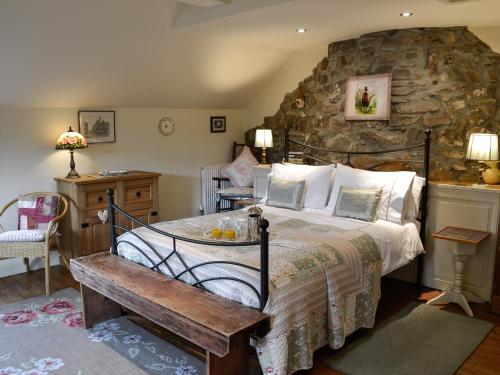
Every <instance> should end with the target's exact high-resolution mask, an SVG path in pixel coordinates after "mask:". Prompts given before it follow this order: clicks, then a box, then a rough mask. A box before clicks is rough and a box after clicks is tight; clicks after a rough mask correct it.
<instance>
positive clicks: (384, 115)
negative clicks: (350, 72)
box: [344, 73, 392, 121]
mask: <svg viewBox="0 0 500 375" xmlns="http://www.w3.org/2000/svg"><path fill="white" fill-rule="evenodd" d="M391 82H392V74H390V73H388V74H377V75H371V76H361V77H351V78H349V80H348V81H347V85H346V96H345V109H344V117H345V119H346V120H365V121H366V120H390V118H391Z"/></svg>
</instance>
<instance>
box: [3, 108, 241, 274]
mask: <svg viewBox="0 0 500 375" xmlns="http://www.w3.org/2000/svg"><path fill="white" fill-rule="evenodd" d="M115 111H116V143H109V144H92V145H90V147H89V148H88V149H86V150H82V151H77V152H76V153H75V158H76V166H77V168H76V169H77V171H78V172H79V173H80V175H82V174H85V173H90V172H96V171H100V170H106V169H110V170H111V169H139V170H147V171H154V172H159V173H162V176H161V177H160V219H161V220H171V219H177V218H183V217H189V216H194V215H199V209H200V203H201V199H200V179H199V175H200V167H201V166H202V165H209V164H218V163H224V162H227V161H229V160H230V156H231V147H232V142H233V141H242V140H243V131H244V127H245V123H246V122H245V112H244V111H243V110H216V109H214V110H198V109H169V108H147V109H146V108H145V109H143V108H133V109H132V108H118V109H115ZM77 112H78V109H34V108H30V109H26V108H19V109H1V108H0V207H2V206H3V205H4V204H5V203H7V202H8V201H10V200H11V199H13V198H15V197H16V196H17V195H19V194H20V193H26V192H31V191H55V189H56V185H55V182H54V181H53V177H55V176H65V175H66V173H67V172H68V170H69V153H68V152H67V151H55V150H54V146H55V141H56V139H57V137H58V136H59V134H60V133H62V132H63V131H65V130H66V129H67V128H68V126H69V125H72V126H73V128H74V129H75V128H77V127H78V125H77ZM214 115H223V116H227V132H226V133H213V134H212V133H210V127H209V123H210V116H214ZM163 116H170V117H172V118H173V119H174V120H175V132H174V133H173V134H172V135H170V136H163V135H161V134H160V133H159V131H158V122H159V120H160V118H162V117H163ZM0 223H1V224H2V225H4V226H6V227H8V228H9V229H14V228H15V226H16V218H15V211H14V210H11V212H10V213H9V215H7V218H6V220H1V221H0ZM5 224H6V225H5ZM12 262H13V260H11V261H0V276H1V275H2V270H1V268H2V264H4V265H6V264H7V263H8V264H9V267H14V263H12ZM20 263H22V260H17V261H16V263H15V265H16V266H15V268H16V269H18V268H17V267H18V266H19V264H20ZM21 269H22V268H19V270H21ZM4 274H5V272H4Z"/></svg>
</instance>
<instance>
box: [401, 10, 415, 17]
mask: <svg viewBox="0 0 500 375" xmlns="http://www.w3.org/2000/svg"><path fill="white" fill-rule="evenodd" d="M400 16H401V17H411V16H413V13H412V12H409V11H406V12H401V13H400Z"/></svg>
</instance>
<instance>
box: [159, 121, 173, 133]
mask: <svg viewBox="0 0 500 375" xmlns="http://www.w3.org/2000/svg"><path fill="white" fill-rule="evenodd" d="M158 128H159V129H160V133H161V134H163V135H170V134H172V133H173V132H174V130H175V124H174V120H173V119H172V118H170V117H163V118H162V119H161V120H160V122H159V124H158Z"/></svg>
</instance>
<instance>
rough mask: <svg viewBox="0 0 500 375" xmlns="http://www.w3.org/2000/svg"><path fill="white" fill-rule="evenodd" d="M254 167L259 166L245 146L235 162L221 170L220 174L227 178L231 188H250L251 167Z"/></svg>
mask: <svg viewBox="0 0 500 375" xmlns="http://www.w3.org/2000/svg"><path fill="white" fill-rule="evenodd" d="M256 165H259V162H258V161H257V159H255V156H253V154H252V151H250V148H249V147H247V146H245V147H243V151H241V154H240V155H239V156H238V157H237V158H236V160H235V161H233V162H232V163H230V164H228V165H226V166H224V167H222V168H221V174H222V176H223V177H228V178H229V179H230V180H231V184H232V185H233V186H238V187H240V186H252V183H253V167H255V166H256Z"/></svg>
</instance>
